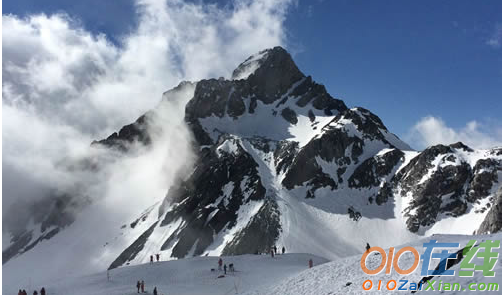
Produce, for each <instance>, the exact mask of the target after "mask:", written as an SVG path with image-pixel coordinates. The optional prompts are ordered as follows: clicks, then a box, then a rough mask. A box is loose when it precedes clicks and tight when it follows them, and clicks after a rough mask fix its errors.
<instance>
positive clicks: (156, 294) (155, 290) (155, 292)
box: [153, 287, 158, 295]
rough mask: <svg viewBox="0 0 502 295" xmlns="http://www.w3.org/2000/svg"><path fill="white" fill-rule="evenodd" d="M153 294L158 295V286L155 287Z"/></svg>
mask: <svg viewBox="0 0 502 295" xmlns="http://www.w3.org/2000/svg"><path fill="white" fill-rule="evenodd" d="M153 295H158V293H157V287H155V288H153Z"/></svg>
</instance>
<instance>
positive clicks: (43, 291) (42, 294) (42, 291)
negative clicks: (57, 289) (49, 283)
mask: <svg viewBox="0 0 502 295" xmlns="http://www.w3.org/2000/svg"><path fill="white" fill-rule="evenodd" d="M40 295H45V288H44V287H42V289H41V290H40Z"/></svg>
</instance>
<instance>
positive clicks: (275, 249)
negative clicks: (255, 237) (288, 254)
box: [274, 246, 277, 254]
mask: <svg viewBox="0 0 502 295" xmlns="http://www.w3.org/2000/svg"><path fill="white" fill-rule="evenodd" d="M274 254H277V247H276V246H274Z"/></svg>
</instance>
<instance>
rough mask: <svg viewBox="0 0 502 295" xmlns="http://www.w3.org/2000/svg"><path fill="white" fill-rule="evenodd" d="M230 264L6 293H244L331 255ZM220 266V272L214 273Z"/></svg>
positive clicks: (179, 264) (190, 264) (57, 282)
mask: <svg viewBox="0 0 502 295" xmlns="http://www.w3.org/2000/svg"><path fill="white" fill-rule="evenodd" d="M222 258H223V261H224V263H226V264H227V265H228V264H230V263H233V264H234V267H235V270H236V271H235V272H234V273H230V272H229V273H228V275H227V276H225V277H223V278H218V276H220V275H222V274H223V272H222V271H221V272H220V271H218V270H217V265H218V264H217V263H218V257H196V258H187V259H180V260H172V261H167V262H165V261H164V262H158V263H154V264H149V263H146V264H140V265H135V266H126V267H121V268H117V269H114V270H111V271H110V272H109V275H110V280H109V281H108V278H107V273H106V272H100V273H97V274H93V275H88V276H83V277H69V278H68V277H64V276H63V274H61V277H59V278H57V279H54V280H53V281H42V282H31V284H29V283H27V284H24V285H19V286H17V285H4V286H3V292H4V294H15V293H16V292H17V290H18V289H19V288H24V289H26V290H27V291H28V293H29V294H31V292H32V291H33V290H32V288H37V289H40V288H41V287H42V286H44V287H45V288H46V290H47V291H48V293H47V294H50V295H66V294H73V295H80V294H81V295H92V294H95V295H115V294H116V295H119V294H120V295H124V294H136V287H135V285H136V282H137V281H138V280H144V281H145V289H146V290H145V291H146V292H148V293H149V294H152V292H153V288H154V286H156V287H157V289H158V291H159V294H177V295H183V294H187V295H195V294H208V295H211V294H218V295H220V294H241V293H242V292H247V291H253V292H258V293H259V292H261V290H263V289H264V288H267V287H270V286H273V285H274V284H277V283H278V282H280V281H282V280H283V279H286V278H288V277H290V276H293V275H296V274H298V273H300V272H301V271H303V270H305V269H307V268H308V260H309V259H312V260H313V262H314V265H319V264H322V263H325V262H327V260H326V259H324V258H320V257H317V256H314V255H310V254H285V255H277V256H276V257H275V258H271V257H270V256H268V255H242V256H231V257H222ZM212 268H214V269H215V271H211V269H212Z"/></svg>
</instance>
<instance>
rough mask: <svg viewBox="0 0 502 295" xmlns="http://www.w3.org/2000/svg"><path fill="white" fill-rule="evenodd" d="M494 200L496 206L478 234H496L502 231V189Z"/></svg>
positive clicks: (489, 212)
mask: <svg viewBox="0 0 502 295" xmlns="http://www.w3.org/2000/svg"><path fill="white" fill-rule="evenodd" d="M494 198H495V202H494V205H493V206H492V208H491V209H490V211H488V214H487V215H486V217H485V220H484V221H483V223H481V225H480V226H479V229H478V230H477V234H490V233H496V232H498V231H500V230H501V229H502V188H500V189H499V190H498V192H497V193H496V195H495V197H494Z"/></svg>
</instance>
